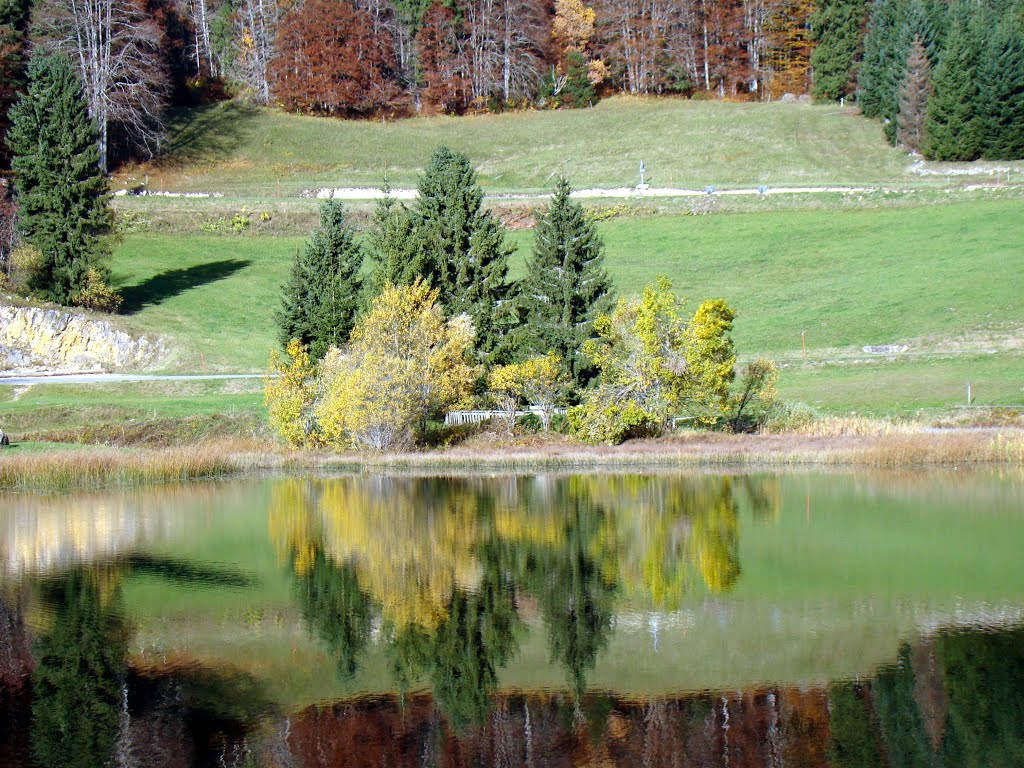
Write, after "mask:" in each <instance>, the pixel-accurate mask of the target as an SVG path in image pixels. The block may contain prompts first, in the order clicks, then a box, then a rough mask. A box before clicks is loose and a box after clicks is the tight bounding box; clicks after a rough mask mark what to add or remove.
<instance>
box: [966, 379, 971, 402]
mask: <svg viewBox="0 0 1024 768" xmlns="http://www.w3.org/2000/svg"><path fill="white" fill-rule="evenodd" d="M967 404H968V405H970V404H971V382H969V381H968V382H967Z"/></svg>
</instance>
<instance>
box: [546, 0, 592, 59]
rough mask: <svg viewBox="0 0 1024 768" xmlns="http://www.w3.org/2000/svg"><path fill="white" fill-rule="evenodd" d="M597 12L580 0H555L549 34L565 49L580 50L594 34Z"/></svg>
mask: <svg viewBox="0 0 1024 768" xmlns="http://www.w3.org/2000/svg"><path fill="white" fill-rule="evenodd" d="M596 19H597V14H596V13H594V9H593V8H590V7H589V6H586V5H584V4H583V2H582V0H555V18H554V20H553V21H552V23H551V36H552V37H553V38H554V39H555V40H556V41H557V42H558V43H559V44H560V45H561V46H563V48H564V50H565V51H582V50H583V49H584V48H585V47H586V46H587V43H588V42H590V38H591V36H592V35H593V34H594V22H595V20H596Z"/></svg>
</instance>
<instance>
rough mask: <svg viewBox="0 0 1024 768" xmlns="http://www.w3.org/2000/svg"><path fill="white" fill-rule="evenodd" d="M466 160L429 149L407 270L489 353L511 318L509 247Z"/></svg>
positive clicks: (445, 149) (444, 150)
mask: <svg viewBox="0 0 1024 768" xmlns="http://www.w3.org/2000/svg"><path fill="white" fill-rule="evenodd" d="M483 199H484V193H483V190H481V189H480V185H479V184H478V183H477V177H476V171H474V170H473V167H472V165H470V162H469V158H467V157H466V156H465V155H463V154H461V153H459V152H455V151H453V150H451V149H449V148H448V147H440V148H438V149H437V150H435V151H434V154H433V155H432V156H431V158H430V164H429V165H428V166H427V169H426V172H425V173H424V174H423V177H422V178H421V179H420V183H419V197H418V198H417V200H416V205H415V206H414V208H413V210H412V217H413V227H414V230H415V242H416V251H415V254H414V257H413V259H412V261H411V262H410V269H409V272H408V274H410V275H419V276H422V277H423V278H424V279H426V280H427V282H428V283H430V285H431V286H433V287H434V288H436V289H437V290H438V291H439V299H440V301H441V304H442V305H443V306H444V307H445V310H446V312H447V313H448V314H449V315H458V314H462V313H466V314H467V315H469V317H470V318H471V319H472V320H473V326H474V328H475V329H476V348H477V350H479V351H480V352H482V353H483V354H485V355H491V356H493V355H494V354H495V353H496V352H497V351H498V349H499V347H500V346H502V342H503V335H504V332H505V331H506V330H507V326H508V325H509V323H510V322H511V312H510V306H509V305H508V300H509V294H510V286H509V283H508V257H509V256H510V255H511V253H512V248H511V247H509V246H508V244H506V242H505V232H504V230H503V229H502V227H501V225H500V224H499V223H498V221H497V220H496V219H495V218H494V216H493V215H492V214H491V212H490V211H485V210H484V209H483Z"/></svg>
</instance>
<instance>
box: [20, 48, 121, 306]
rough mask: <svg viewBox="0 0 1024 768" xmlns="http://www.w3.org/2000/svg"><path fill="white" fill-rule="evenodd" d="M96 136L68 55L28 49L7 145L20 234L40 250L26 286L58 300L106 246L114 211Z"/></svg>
mask: <svg viewBox="0 0 1024 768" xmlns="http://www.w3.org/2000/svg"><path fill="white" fill-rule="evenodd" d="M97 138H98V134H97V132H96V126H95V125H94V124H93V122H92V120H91V119H90V118H89V115H88V113H87V112H86V102H85V97H84V96H83V94H82V87H81V85H80V84H79V82H78V78H77V76H76V75H75V72H74V69H72V67H71V63H70V62H69V61H68V60H67V59H66V58H65V57H63V56H44V55H38V54H37V55H34V56H33V58H32V60H31V61H30V62H29V68H28V87H27V89H26V91H25V93H24V94H23V95H22V96H21V98H19V99H18V102H17V103H16V104H15V105H14V107H13V108H12V109H11V127H10V130H9V132H8V134H7V145H8V146H9V147H10V149H11V152H12V154H13V159H12V162H11V165H12V167H13V169H14V171H15V173H16V177H15V190H16V192H17V194H18V197H19V204H20V210H21V219H20V229H21V235H22V237H23V238H24V240H25V241H26V242H28V243H29V244H31V245H33V246H35V247H36V248H38V249H39V251H40V253H41V254H42V260H41V263H40V264H39V268H38V270H37V271H36V272H35V273H34V274H33V275H32V277H31V279H30V280H29V288H30V289H31V290H33V291H35V292H37V293H39V294H40V295H42V296H43V297H45V298H47V299H50V300H52V301H56V302H59V303H62V304H67V303H69V302H70V301H71V300H72V299H73V298H74V296H75V295H76V294H77V292H78V291H79V290H80V289H81V288H82V287H83V286H84V284H85V280H86V275H87V274H88V272H89V270H90V269H96V270H99V267H100V262H101V259H102V258H103V257H104V256H106V255H107V254H108V252H109V249H108V245H107V242H106V237H105V236H106V235H107V234H108V233H109V232H110V230H111V224H112V217H111V211H110V198H109V195H108V193H107V180H106V178H105V177H104V176H103V174H102V172H101V171H100V164H99V147H98V145H97ZM99 271H101V270H99ZM101 274H103V273H102V271H101Z"/></svg>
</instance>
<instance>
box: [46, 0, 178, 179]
mask: <svg viewBox="0 0 1024 768" xmlns="http://www.w3.org/2000/svg"><path fill="white" fill-rule="evenodd" d="M35 19H36V25H35V26H36V29H37V30H38V31H39V37H40V40H39V42H40V43H41V44H42V45H44V46H45V47H47V48H49V49H51V50H56V51H61V52H63V53H66V54H68V55H69V56H70V57H71V59H72V60H73V61H74V62H76V64H77V67H78V71H79V76H80V77H81V79H82V86H83V90H84V92H85V97H86V100H87V102H88V107H89V115H90V116H91V117H92V119H93V120H95V121H96V126H97V128H98V129H99V134H100V138H99V145H100V147H99V149H100V165H101V167H102V168H103V169H104V170H106V169H107V167H108V164H109V158H110V135H111V133H110V131H111V128H114V129H115V130H116V131H117V132H118V133H119V134H123V139H124V140H125V142H126V143H128V144H130V145H131V146H133V147H135V148H136V149H140V150H142V151H143V152H145V153H147V154H149V155H152V154H153V152H154V151H155V150H156V148H157V147H158V146H159V142H160V138H161V136H162V133H163V121H162V114H163V109H164V106H165V102H166V96H167V92H168V90H169V83H168V78H167V73H166V72H165V71H164V67H163V61H162V58H161V45H162V38H161V34H160V30H159V28H158V27H157V25H156V23H155V22H154V21H153V19H152V18H150V17H149V16H148V15H147V14H145V13H144V12H143V11H142V10H141V9H140V8H139V7H138V6H136V5H135V4H133V3H132V2H131V1H130V0H43V2H41V3H40V4H39V5H38V6H37V7H36V10H35Z"/></svg>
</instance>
